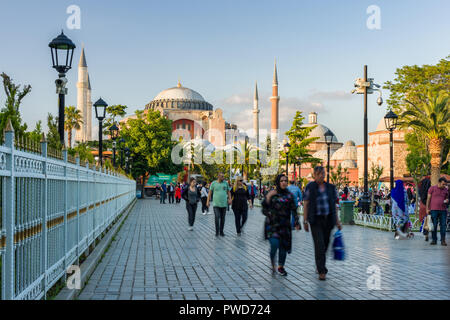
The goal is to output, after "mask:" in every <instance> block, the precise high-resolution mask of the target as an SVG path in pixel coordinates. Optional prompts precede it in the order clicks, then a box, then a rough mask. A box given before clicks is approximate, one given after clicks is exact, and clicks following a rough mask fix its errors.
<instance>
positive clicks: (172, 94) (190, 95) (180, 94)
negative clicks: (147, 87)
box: [153, 86, 205, 101]
mask: <svg viewBox="0 0 450 320" xmlns="http://www.w3.org/2000/svg"><path fill="white" fill-rule="evenodd" d="M171 99H174V100H183V99H186V100H194V101H205V99H203V97H202V96H201V95H200V93H198V92H197V91H194V90H192V89H189V88H185V87H181V86H180V87H173V88H169V89H166V90H164V91H161V92H160V93H159V94H158V95H157V96H156V97H155V98H154V99H153V101H156V100H171Z"/></svg>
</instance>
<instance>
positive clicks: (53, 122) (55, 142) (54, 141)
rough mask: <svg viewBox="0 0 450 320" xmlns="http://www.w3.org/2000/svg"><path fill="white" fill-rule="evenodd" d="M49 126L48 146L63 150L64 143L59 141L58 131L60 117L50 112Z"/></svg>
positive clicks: (48, 116) (48, 117)
mask: <svg viewBox="0 0 450 320" xmlns="http://www.w3.org/2000/svg"><path fill="white" fill-rule="evenodd" d="M47 127H48V133H47V137H46V139H47V143H48V147H50V148H53V149H57V150H61V149H62V147H63V146H62V144H61V142H60V141H59V131H58V117H53V115H52V114H51V113H48V115H47Z"/></svg>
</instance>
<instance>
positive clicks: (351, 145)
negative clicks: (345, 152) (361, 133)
mask: <svg viewBox="0 0 450 320" xmlns="http://www.w3.org/2000/svg"><path fill="white" fill-rule="evenodd" d="M354 146H356V143H355V142H354V141H352V140H349V141H347V142H346V143H345V144H344V147H354Z"/></svg>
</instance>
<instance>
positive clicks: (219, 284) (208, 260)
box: [79, 199, 450, 300]
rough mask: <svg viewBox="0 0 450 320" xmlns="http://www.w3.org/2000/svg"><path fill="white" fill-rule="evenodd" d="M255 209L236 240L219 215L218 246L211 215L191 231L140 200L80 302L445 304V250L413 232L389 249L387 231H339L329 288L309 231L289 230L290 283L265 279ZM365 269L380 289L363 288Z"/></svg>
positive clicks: (172, 214)
mask: <svg viewBox="0 0 450 320" xmlns="http://www.w3.org/2000/svg"><path fill="white" fill-rule="evenodd" d="M260 210H261V209H260V208H258V207H256V208H254V209H253V210H252V209H250V210H249V215H248V220H247V223H246V226H245V231H244V233H243V235H242V236H241V237H240V238H237V236H236V235H235V227H234V219H233V217H234V215H233V213H232V211H229V212H227V215H226V222H225V234H226V236H225V237H224V238H219V239H216V238H215V237H214V233H215V227H214V216H213V215H206V216H203V215H201V214H199V212H198V211H197V217H196V221H195V226H194V231H193V232H191V231H188V230H187V219H186V212H185V207H184V205H182V204H180V205H175V204H174V205H168V204H166V205H162V204H159V202H158V201H156V200H153V199H141V200H138V202H137V204H136V206H135V208H134V209H133V211H132V212H131V213H130V215H129V217H128V219H127V220H126V221H125V223H124V225H123V226H122V228H121V230H120V231H119V233H118V234H117V236H116V241H114V242H113V244H112V246H111V248H110V250H109V251H108V252H107V253H106V254H105V257H104V259H103V261H102V263H101V264H99V265H98V266H97V269H96V270H95V271H94V273H93V274H92V277H91V279H90V282H89V284H88V285H87V286H86V287H85V288H84V290H83V291H82V292H81V293H80V295H79V299H82V298H83V299H93V300H103V299H113V298H115V299H120V300H123V299H148V300H156V299H174V300H179V299H187V300H197V299H201V300H209V299H223V300H236V299H240V300H248V299H257V300H261V299H269V300H274V299H282V300H288V299H294V300H303V299H306V300H314V299H324V300H326V299H337V300H347V299H349V300H355V299H359V300H378V299H381V300H385V299H397V300H408V299H420V300H422V299H430V300H431V299H444V300H450V273H449V272H448V266H449V258H448V257H449V256H450V247H440V246H435V247H430V245H429V243H426V242H425V241H423V237H422V236H420V235H419V234H417V236H416V237H415V238H414V239H412V240H404V241H396V240H394V239H393V235H392V233H390V232H385V231H379V230H375V229H369V228H363V227H360V226H349V225H345V226H344V229H343V233H344V242H345V245H346V255H347V258H346V260H344V261H335V260H333V259H332V252H331V249H330V250H329V252H328V256H327V268H328V269H329V273H328V275H327V281H319V280H318V278H317V274H315V263H314V250H313V245H312V239H311V235H310V233H305V232H304V231H300V232H294V233H293V246H292V253H291V254H290V255H288V257H287V260H286V269H287V270H288V276H287V277H281V276H280V275H278V274H276V275H272V273H271V270H270V267H269V264H270V263H269V257H268V252H269V244H268V242H267V241H264V240H263V238H262V234H261V228H262V226H263V222H264V216H263V215H262V214H261V211H260ZM429 261H433V265H430V264H429ZM373 265H375V266H378V267H379V269H380V280H381V290H369V288H368V287H367V280H368V278H369V276H370V274H368V273H367V268H368V267H369V266H373Z"/></svg>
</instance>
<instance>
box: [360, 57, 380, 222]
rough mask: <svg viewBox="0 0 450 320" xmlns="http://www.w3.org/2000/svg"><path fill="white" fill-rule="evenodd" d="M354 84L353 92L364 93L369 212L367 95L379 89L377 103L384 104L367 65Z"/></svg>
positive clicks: (365, 201) (365, 196)
mask: <svg viewBox="0 0 450 320" xmlns="http://www.w3.org/2000/svg"><path fill="white" fill-rule="evenodd" d="M354 86H355V88H356V89H353V90H352V93H355V92H356V93H357V94H364V193H363V196H362V198H361V205H362V209H363V212H364V213H369V212H370V211H369V209H370V208H369V182H368V175H369V174H368V173H369V169H368V162H369V160H368V125H367V95H368V94H372V93H373V92H374V91H378V93H379V97H378V99H377V104H378V105H379V106H381V105H382V104H383V99H382V98H381V90H380V89H378V88H380V87H381V86H380V85H379V84H376V83H373V78H368V77H367V65H365V66H364V78H358V79H356V81H355V84H354ZM375 87H376V88H375Z"/></svg>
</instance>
